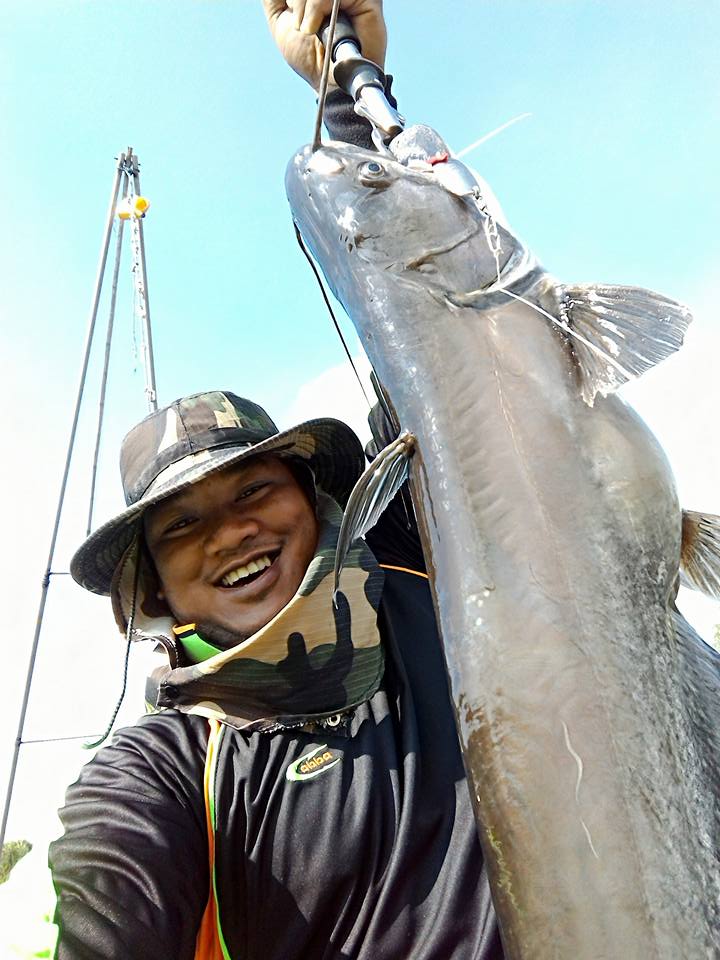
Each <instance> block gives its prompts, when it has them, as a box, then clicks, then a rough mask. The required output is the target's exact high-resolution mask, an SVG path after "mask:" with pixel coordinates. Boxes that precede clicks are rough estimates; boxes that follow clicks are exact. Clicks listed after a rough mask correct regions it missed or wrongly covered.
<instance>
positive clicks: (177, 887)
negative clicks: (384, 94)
mask: <svg viewBox="0 0 720 960" xmlns="http://www.w3.org/2000/svg"><path fill="white" fill-rule="evenodd" d="M343 6H344V7H345V9H346V10H347V12H348V14H349V15H350V16H351V17H353V16H354V17H355V18H356V19H355V25H356V29H357V30H358V32H359V34H360V37H361V41H362V42H363V44H364V47H365V49H366V50H367V51H368V53H370V51H371V50H372V51H373V55H374V56H375V57H376V58H377V59H379V60H382V56H383V53H384V24H383V22H382V15H381V4H380V2H379V0H357V2H355V3H352V2H350V3H347V4H344V5H343ZM265 7H266V13H267V16H268V20H269V23H270V25H271V29H272V30H273V31H274V35H275V37H276V39H277V40H278V43H279V45H280V47H281V49H282V51H283V53H284V55H285V57H286V59H287V60H288V62H289V63H290V64H291V66H293V68H294V69H296V70H297V72H299V73H301V74H302V75H303V76H305V78H306V79H307V80H308V81H309V82H310V83H311V84H313V85H314V86H316V85H317V81H318V72H319V59H318V57H317V44H316V42H315V41H314V39H313V38H311V37H310V36H309V35H304V34H301V33H299V32H298V31H297V29H296V25H297V24H298V23H299V24H300V25H301V26H302V27H303V29H306V30H308V31H310V33H312V32H313V31H314V30H315V29H316V28H317V27H318V26H319V22H320V21H321V20H322V16H323V15H324V14H325V13H326V12H327V9H328V4H327V3H322V2H320V0H318V2H311V0H308V2H307V3H302V2H299V0H296V2H295V3H293V5H292V9H288V8H286V7H285V4H284V3H276V2H270V0H268V2H266V3H265ZM363 16H364V17H365V20H363ZM363 29H367V30H369V33H370V36H369V37H368V38H366V37H364V36H363ZM373 31H374V34H373ZM373 36H374V38H375V39H374V40H373ZM373 43H375V47H373ZM327 116H328V125H329V126H330V130H331V134H333V135H334V136H336V137H337V136H339V135H345V136H351V137H353V138H354V139H355V140H356V141H358V140H360V139H361V138H365V139H366V141H367V140H368V138H369V131H368V130H367V129H366V128H364V127H363V126H362V124H361V121H359V120H357V118H356V117H355V115H354V114H353V113H352V112H351V108H350V104H349V102H348V101H347V99H345V98H344V97H343V95H342V94H340V93H338V92H334V93H332V94H331V96H330V102H329V106H328V115H327ZM387 429H388V428H387V425H383V424H379V425H377V424H376V433H377V436H376V440H377V441H378V442H379V443H383V442H384V441H385V440H386V439H387V435H383V430H385V431H387ZM362 463H363V456H362V449H361V447H360V444H359V442H358V441H357V438H355V436H354V434H353V433H352V432H351V431H350V430H349V428H347V427H345V426H344V425H343V424H340V423H338V422H337V421H333V420H315V421H310V422H308V423H305V424H301V425H299V426H297V427H295V428H293V429H291V430H288V431H284V432H283V433H278V432H277V429H276V427H275V425H274V424H273V422H272V421H271V420H270V418H269V417H268V415H267V414H266V413H265V411H264V410H263V409H262V408H261V407H259V406H258V405H256V404H254V403H252V402H250V401H248V400H244V399H241V398H239V397H237V396H235V395H234V394H230V393H223V392H213V393H206V394H199V395H195V396H192V397H186V398H183V399H181V400H178V401H176V402H175V403H173V404H171V405H170V406H169V407H167V408H165V409H163V410H161V411H158V412H157V413H154V414H152V415H151V416H150V417H148V418H146V419H145V420H144V421H142V423H140V424H139V425H138V426H137V427H135V428H134V429H133V430H132V431H131V432H130V434H129V435H128V437H127V438H126V439H125V441H124V443H123V450H122V454H121V472H122V475H123V484H124V488H125V493H126V501H127V504H128V506H127V509H126V510H125V511H123V512H122V513H121V514H120V515H119V516H118V517H115V518H114V519H112V520H111V521H109V522H108V523H106V524H104V525H103V526H102V527H100V528H99V529H98V530H97V531H95V533H93V534H92V536H91V537H89V538H88V540H87V541H86V542H85V544H83V546H82V547H81V548H80V550H79V551H78V552H77V554H76V556H75V558H74V560H73V564H72V571H73V575H74V576H75V578H76V580H78V582H80V583H81V584H82V585H83V586H85V587H86V588H88V589H90V590H93V591H94V592H99V593H105V594H109V595H110V596H111V598H112V601H113V606H114V610H115V613H116V617H117V619H118V622H119V624H120V626H121V627H122V629H123V630H124V631H125V632H126V634H127V635H128V636H143V635H145V636H150V637H154V638H156V639H157V641H158V642H159V643H161V644H162V645H163V647H164V648H165V649H166V651H167V655H168V665H167V667H165V668H162V669H161V670H160V671H159V672H158V673H157V674H156V676H154V678H153V682H152V684H151V687H150V695H149V699H150V700H151V702H152V705H153V707H154V708H155V709H156V712H154V713H151V714H149V715H148V716H146V717H144V718H142V719H141V720H140V721H139V722H138V724H137V725H136V726H135V727H132V728H129V729H127V730H123V731H120V732H119V733H117V734H116V736H115V738H114V740H113V743H112V745H111V746H109V747H106V748H104V749H103V750H102V751H100V752H99V753H98V755H97V757H96V758H95V759H94V760H93V761H92V762H91V763H90V764H88V765H87V766H86V767H85V769H84V770H83V772H82V774H81V776H80V779H79V781H78V783H77V784H75V785H74V786H72V787H71V788H70V789H69V791H68V797H67V805H66V807H65V808H64V810H63V811H62V814H61V816H62V819H63V823H64V825H65V831H66V832H65V835H64V836H63V837H62V838H61V839H60V840H59V841H56V843H55V844H54V845H53V847H52V849H51V861H52V865H53V869H54V876H55V882H56V886H57V889H58V895H59V896H58V910H57V917H56V919H57V922H58V926H59V930H60V934H59V942H58V953H57V956H58V957H59V958H60V960H85V958H97V960H99V958H120V957H122V958H133V960H145V958H148V960H150V958H152V960H165V958H167V960H191V958H198V960H200V958H203V960H210V958H212V960H215V958H220V957H225V958H237V960H240V958H242V960H261V958H262V960H300V958H302V960H315V958H317V960H321V958H322V960H331V958H332V960H350V958H354V960H371V958H372V960H401V958H403V960H404V958H409V957H412V958H413V960H421V958H431V957H433V958H443V960H449V958H457V960H460V958H473V960H499V958H501V957H502V951H501V947H500V942H499V936H498V931H497V924H496V921H495V916H494V912H493V909H492V904H491V901H490V894H489V885H488V881H487V877H486V874H485V871H484V867H483V863H482V856H481V852H480V847H479V843H478V840H477V835H476V829H475V823H474V819H473V814H472V809H471V805H470V797H469V791H468V787H467V783H466V781H465V776H464V771H463V767H462V761H461V756H460V751H459V748H458V743H457V735H456V732H455V728H454V721H453V715H452V708H451V704H450V699H449V696H448V691H447V681H446V678H445V673H444V667H443V663H442V656H441V649H440V644H439V640H438V636H437V628H436V625H435V619H434V615H433V610H432V603H431V599H430V593H429V589H428V583H427V577H426V575H425V573H424V570H423V567H422V558H421V554H420V551H419V547H418V543H417V539H416V535H415V532H414V528H412V525H411V524H409V521H408V514H407V512H406V510H405V509H404V506H403V504H402V503H400V502H398V503H395V504H393V505H391V507H390V508H389V509H388V511H387V512H386V514H385V515H384V516H383V518H381V521H380V523H379V524H378V526H377V527H376V529H375V530H374V531H372V532H371V534H369V535H368V538H367V544H366V543H363V542H358V543H356V544H355V545H353V548H352V550H351V551H350V554H349V555H348V559H347V561H346V564H345V568H344V570H343V574H342V579H341V589H340V593H339V595H338V597H337V598H336V601H335V602H333V596H332V578H331V577H330V576H329V574H330V571H331V569H332V562H333V557H334V547H335V542H336V538H337V531H338V524H339V518H340V516H341V511H340V506H342V505H344V503H345V501H346V498H347V496H348V493H349V491H350V489H351V487H352V485H353V483H354V481H355V479H356V478H357V476H358V475H359V473H360V471H361V469H362ZM409 528H410V529H409Z"/></svg>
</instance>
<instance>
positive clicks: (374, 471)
mask: <svg viewBox="0 0 720 960" xmlns="http://www.w3.org/2000/svg"><path fill="white" fill-rule="evenodd" d="M414 450H415V437H414V436H413V435H412V434H411V433H408V431H407V430H404V431H403V432H402V433H401V434H400V436H399V437H397V438H396V439H395V440H393V441H392V443H389V444H388V445H387V446H386V447H385V448H384V449H382V450H381V451H380V453H379V454H378V455H377V456H376V457H375V459H374V460H373V461H372V463H371V464H370V466H369V467H368V468H367V469H366V470H365V472H364V473H363V474H362V476H361V477H360V478H359V479H358V481H357V483H356V484H355V486H354V487H353V489H352V492H351V494H350V496H349V497H348V502H347V506H346V507H345V513H344V514H343V518H342V523H341V525H340V533H339V534H338V542H337V548H336V551H335V583H334V587H333V596H334V595H335V593H337V590H338V586H339V584H340V574H341V572H342V568H343V564H344V563H345V558H346V557H347V554H348V550H349V549H350V546H351V545H352V544H353V543H354V542H355V541H356V540H359V539H360V537H364V536H365V534H366V533H367V532H368V530H371V529H372V528H373V527H374V526H375V524H376V523H377V522H378V520H379V519H380V516H381V514H382V513H383V511H384V510H385V508H386V507H387V505H388V504H389V503H390V501H391V500H392V498H393V497H394V496H395V494H396V493H397V492H398V490H399V489H400V487H401V486H402V485H403V483H405V481H406V480H407V476H408V472H409V470H410V457H412V455H413V451H414Z"/></svg>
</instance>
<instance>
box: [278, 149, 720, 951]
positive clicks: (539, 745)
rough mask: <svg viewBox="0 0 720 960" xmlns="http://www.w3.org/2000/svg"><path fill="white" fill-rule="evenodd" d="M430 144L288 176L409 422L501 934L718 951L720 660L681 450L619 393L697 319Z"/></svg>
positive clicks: (325, 265) (303, 164)
mask: <svg viewBox="0 0 720 960" xmlns="http://www.w3.org/2000/svg"><path fill="white" fill-rule="evenodd" d="M420 139H422V138H421V137H420ZM415 161H416V162H415V165H414V166H413V165H411V166H407V165H406V164H405V163H400V162H399V161H397V160H396V159H394V158H392V157H389V156H388V157H384V156H380V155H378V154H376V153H373V152H372V151H366V150H362V149H361V148H357V147H352V146H348V145H345V144H329V145H326V146H324V147H322V148H321V149H319V150H317V151H315V152H314V153H313V152H312V151H311V150H310V148H305V149H304V150H302V151H300V152H299V153H298V154H297V155H296V156H295V157H294V158H293V159H292V160H291V163H290V165H289V167H288V172H287V177H286V187H287V192H288V197H289V200H290V205H291V209H292V212H293V217H294V219H295V222H296V225H297V227H298V229H299V231H300V233H301V235H302V237H303V239H304V241H305V243H306V244H307V246H308V247H309V248H310V250H311V252H312V253H313V255H314V256H315V258H316V259H317V260H318V262H319V263H320V266H321V267H322V269H323V272H324V273H325V276H326V278H327V279H328V282H329V283H330V285H331V287H332V289H333V291H334V293H335V295H336V296H337V298H338V299H339V300H340V302H341V303H342V304H343V306H344V307H345V309H346V311H347V313H348V314H349V316H350V317H351V319H352V321H353V323H354V325H355V327H356V328H357V331H358V333H359V335H360V338H361V341H362V343H363V346H364V347H365V350H366V352H367V354H368V356H369V358H370V361H371V363H372V365H373V368H374V370H375V372H376V374H377V376H378V378H379V380H380V382H381V384H382V385H383V387H384V389H385V390H386V391H387V394H388V395H389V398H390V401H391V404H392V407H393V409H394V412H395V414H396V416H397V419H398V422H399V424H400V425H401V427H402V428H403V430H406V431H409V433H410V434H411V435H412V436H413V437H414V438H415V439H414V443H415V446H416V452H415V454H414V457H413V461H412V470H411V485H412V490H413V500H414V504H415V507H416V512H417V514H418V520H419V525H420V530H421V537H422V540H423V547H424V550H425V554H426V558H427V560H428V564H429V570H430V574H431V583H432V587H433V595H434V599H435V605H436V610H437V615H438V621H439V625H440V632H441V636H442V640H443V647H444V651H445V658H446V663H447V668H448V675H449V680H450V689H451V695H452V698H453V701H454V704H455V710H456V717H457V723H458V731H459V736H460V740H461V745H462V749H463V755H464V758H465V765H466V769H467V773H468V781H469V785H470V790H471V794H472V798H473V802H474V804H475V808H476V815H477V819H478V825H479V834H480V840H481V844H482V847H483V852H484V855H485V858H486V860H487V863H488V867H489V871H490V876H491V884H492V892H493V900H494V903H495V907H496V910H497V913H498V918H499V922H500V926H501V932H502V937H503V943H504V947H505V951H506V955H507V956H508V958H509V960H520V958H522V960H546V958H547V960H549V958H553V960H600V958H607V960H616V958H621V957H622V958H623V960H650V958H656V960H671V958H672V960H677V958H679V957H683V958H688V960H705V958H710V957H717V956H720V910H719V906H718V905H719V904H720V879H719V876H720V871H719V861H718V850H719V849H720V838H719V831H720V813H719V810H718V794H719V792H720V771H719V768H718V752H717V748H718V747H720V742H719V741H718V734H717V732H715V731H716V730H717V725H718V722H720V708H719V707H718V703H719V702H720V701H718V695H719V694H720V683H719V682H718V670H717V661H716V659H715V657H714V655H713V654H712V652H709V648H706V647H705V646H704V645H703V644H702V641H700V640H699V638H698V637H697V636H696V635H695V634H694V632H693V631H692V628H690V627H689V625H688V624H686V623H685V621H683V620H682V618H681V617H680V615H679V614H678V612H677V611H676V609H675V606H674V598H675V593H676V589H677V579H678V570H679V564H680V553H681V534H682V531H681V527H682V523H681V517H682V512H681V509H680V505H679V503H678V499H677V493H676V489H675V484H674V481H673V476H672V471H671V469H670V466H669V464H668V462H667V460H666V457H665V455H664V453H663V451H662V449H661V448H660V446H659V444H658V443H657V441H656V440H655V438H654V437H653V435H652V433H651V432H650V430H649V429H648V428H647V426H646V425H645V424H644V423H643V421H642V420H641V419H640V417H639V416H638V415H637V414H636V413H635V412H634V411H633V410H632V409H631V408H630V407H629V406H628V405H627V404H625V403H624V402H623V401H622V400H621V399H620V398H619V397H617V396H616V395H614V393H613V390H614V389H615V388H616V387H617V385H618V383H619V382H622V380H623V379H627V376H629V375H631V374H632V373H636V372H639V371H640V370H641V369H643V368H644V367H647V366H650V365H651V363H652V362H653V358H654V359H657V357H658V356H662V355H666V354H667V353H669V352H671V351H672V350H673V349H676V347H677V346H678V345H679V343H680V342H681V340H682V333H683V332H684V328H685V326H686V325H687V322H688V320H689V317H687V315H686V314H685V313H684V312H683V309H682V308H681V307H679V305H677V304H674V303H673V302H672V301H668V300H666V299H665V298H662V297H658V296H657V295H654V294H650V293H648V292H647V291H642V290H638V289H636V288H610V287H595V288H579V287H577V288H568V287H564V286H563V285H561V284H559V283H558V282H557V281H556V280H555V279H554V278H553V277H551V276H550V275H549V274H548V273H547V272H546V271H545V270H544V269H543V268H542V266H541V265H540V264H539V263H538V262H537V261H536V260H535V259H534V257H533V256H532V255H531V254H530V253H529V252H528V251H527V250H526V249H525V247H524V246H523V244H522V243H521V242H520V241H519V240H518V239H517V238H516V237H515V236H514V235H513V234H512V233H511V232H510V231H509V229H506V228H505V227H503V226H502V225H499V224H497V223H496V222H495V221H494V220H493V218H492V217H490V216H488V213H487V209H484V207H483V202H482V195H481V194H482V189H481V188H479V189H478V191H475V192H474V194H473V193H472V192H470V193H467V192H466V194H465V195H458V194H462V193H463V190H464V188H461V189H460V190H457V191H456V192H453V189H452V188H451V189H448V187H447V185H446V183H445V182H443V178H442V177H438V176H436V173H435V167H436V166H439V164H435V165H432V164H428V163H426V164H425V165H424V166H423V160H422V157H420V160H419V162H417V157H416V158H415ZM493 237H495V239H493ZM497 240H499V245H498V243H497ZM643 311H645V312H646V313H647V314H648V315H649V319H648V317H647V316H646V317H644V316H643ZM551 318H554V320H553V319H551ZM575 321H576V322H575ZM658 345H659V346H658Z"/></svg>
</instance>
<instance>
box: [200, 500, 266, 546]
mask: <svg viewBox="0 0 720 960" xmlns="http://www.w3.org/2000/svg"><path fill="white" fill-rule="evenodd" d="M259 533H260V524H259V522H258V520H257V519H256V518H255V517H253V516H252V515H250V514H247V513H240V512H237V511H233V510H223V511H218V513H217V514H216V515H215V516H213V517H211V518H209V520H208V523H207V529H206V534H205V550H206V552H207V553H210V554H214V553H227V552H228V551H231V550H236V549H238V547H241V546H242V545H243V544H244V543H245V541H247V540H252V539H253V538H254V537H256V536H257V535H258V534H259Z"/></svg>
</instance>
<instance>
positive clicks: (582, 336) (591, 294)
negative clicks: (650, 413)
mask: <svg viewBox="0 0 720 960" xmlns="http://www.w3.org/2000/svg"><path fill="white" fill-rule="evenodd" d="M558 294H559V296H560V312H561V315H562V317H563V319H564V320H565V322H566V323H567V330H568V333H569V334H570V339H571V341H572V348H573V351H574V353H575V357H576V359H577V362H578V364H579V366H580V370H581V374H582V394H583V399H584V400H585V402H586V403H588V404H589V405H590V406H592V404H593V401H594V399H595V396H596V395H597V394H598V393H599V394H601V395H602V396H604V397H605V396H607V395H608V394H609V393H613V392H614V391H615V390H617V389H618V387H620V386H621V385H622V384H623V383H626V382H627V381H628V380H631V379H632V378H633V377H639V376H640V375H641V374H642V373H644V372H645V371H646V370H649V369H650V367H653V366H655V364H656V363H659V362H660V361H661V360H664V359H665V358H666V357H669V356H670V355H671V354H673V353H675V351H676V350H679V349H680V347H681V346H682V342H683V337H684V336H685V331H686V330H687V328H688V326H689V324H690V321H691V319H692V316H691V314H690V311H689V310H688V308H687V307H685V306H683V304H681V303H678V302H677V301H676V300H671V299H669V298H668V297H664V296H662V295H661V294H659V293H653V292H652V291H651V290H645V289H644V288H643V287H624V286H605V285H601V284H576V285H575V286H564V287H561V288H560V289H559V290H558Z"/></svg>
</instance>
